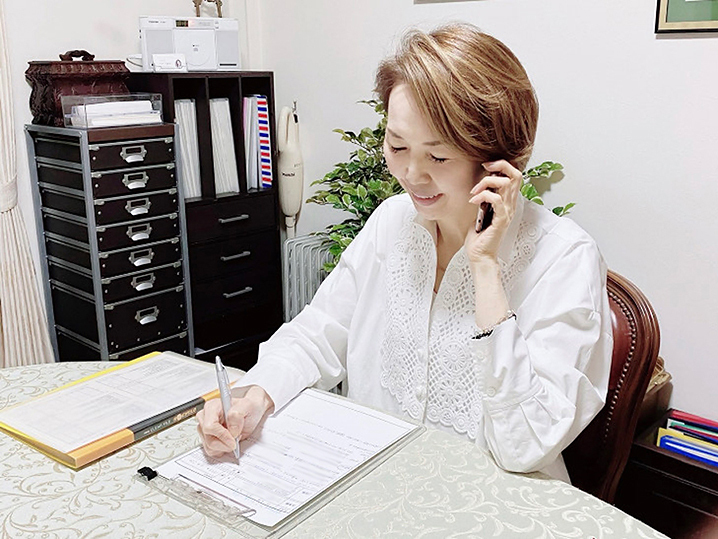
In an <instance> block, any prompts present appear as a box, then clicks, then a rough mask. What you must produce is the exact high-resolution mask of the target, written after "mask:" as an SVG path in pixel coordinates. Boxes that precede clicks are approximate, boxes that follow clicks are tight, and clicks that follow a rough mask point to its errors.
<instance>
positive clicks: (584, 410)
mask: <svg viewBox="0 0 718 539" xmlns="http://www.w3.org/2000/svg"><path fill="white" fill-rule="evenodd" d="M435 241H436V227H435V224H434V223H433V222H429V221H425V220H424V219H422V217H421V216H420V215H418V214H417V212H416V210H415V209H414V206H413V204H412V202H411V200H410V199H409V197H408V195H405V194H403V195H397V196H394V197H391V198H390V199H388V200H386V201H385V202H383V203H382V204H381V205H380V206H379V207H378V208H377V209H376V210H375V212H374V213H373V214H372V216H371V218H370V219H369V220H368V222H367V223H366V225H365V227H364V228H363V229H362V231H361V232H360V233H359V235H358V236H357V237H356V239H355V240H354V241H353V242H352V243H351V245H350V246H349V247H348V248H347V249H346V251H345V252H344V253H343V255H342V257H341V260H340V262H339V264H338V265H337V267H336V268H335V269H334V271H332V273H331V274H330V275H329V276H328V277H327V279H326V280H325V281H324V282H323V283H322V285H321V287H320V288H319V290H318V291H317V293H316V295H315V297H314V299H313V300H312V302H311V304H309V305H307V307H306V308H305V309H304V310H303V311H302V312H301V313H300V314H299V315H298V316H297V317H295V318H294V319H293V320H292V321H291V322H289V323H287V324H284V325H283V326H282V327H281V328H280V329H279V330H278V331H277V332H276V333H275V334H274V335H273V336H272V337H271V338H270V339H269V340H268V341H267V342H266V343H263V344H262V345H261V346H260V349H259V361H258V364H257V365H256V366H255V367H253V368H252V369H250V371H249V372H248V373H247V375H246V376H245V377H244V378H243V379H242V386H243V387H244V386H248V385H252V384H256V385H259V386H262V387H263V388H264V389H265V390H266V391H267V393H268V394H269V395H270V397H271V398H272V400H273V401H274V403H275V407H276V409H277V410H279V409H281V408H282V407H283V406H284V405H285V404H286V403H287V402H288V401H289V400H290V399H291V398H292V397H294V396H295V395H296V394H297V393H298V392H299V391H301V390H302V389H303V388H305V387H308V386H316V387H319V388H324V389H329V388H331V387H334V386H335V385H337V384H338V383H339V382H341V381H344V385H343V387H344V390H345V392H346V394H347V396H348V397H350V398H352V399H354V400H356V401H358V402H360V403H364V404H367V405H370V406H374V407H377V408H381V409H383V410H386V411H388V412H392V413H396V414H405V415H407V416H409V417H411V418H413V419H415V420H418V421H422V422H424V423H426V424H429V425H432V426H435V427H438V428H441V429H445V430H449V431H453V432H455V433H457V434H458V435H462V436H466V437H468V438H469V439H471V440H474V441H475V442H476V443H477V444H478V445H480V446H481V447H484V448H487V449H488V450H489V451H490V452H491V453H492V455H493V456H494V458H495V460H496V462H497V463H498V464H499V465H500V466H502V467H503V468H505V469H507V470H509V471H516V472H529V471H534V470H542V471H544V472H546V473H548V474H549V475H551V476H553V477H558V478H562V479H564V480H568V476H567V473H566V469H565V466H564V465H563V460H562V459H561V451H562V450H563V449H564V448H565V447H566V446H568V445H569V444H570V443H571V441H572V440H573V439H574V438H575V437H576V436H577V435H578V434H579V433H580V432H581V430H582V429H583V428H584V427H585V426H586V425H588V423H589V422H590V421H591V419H592V418H593V417H594V416H595V415H596V414H597V413H598V411H599V410H600V409H601V408H602V406H603V403H604V399H605V396H606V391H607V387H608V379H609V372H610V362H611V353H612V347H613V340H612V333H611V315H610V310H609V304H608V297H607V294H606V265H605V263H604V261H603V258H602V257H601V254H600V252H599V250H598V248H597V246H596V244H595V242H594V241H593V240H592V239H591V237H589V236H588V234H586V232H584V231H583V230H582V229H581V228H580V227H579V226H578V225H576V224H575V223H574V222H573V221H572V220H570V219H567V218H559V217H556V216H555V215H554V214H553V213H551V212H550V211H548V210H547V209H545V208H543V207H541V206H538V205H536V204H534V203H531V202H525V201H524V199H523V197H519V202H518V204H517V209H516V215H515V216H514V219H513V220H512V222H511V225H510V226H509V229H508V231H507V233H506V235H505V237H504V239H503V242H502V244H501V247H500V250H499V262H500V265H501V270H502V281H503V285H504V289H505V290H506V294H507V298H508V301H509V305H510V307H511V309H512V310H513V311H514V312H515V313H516V318H515V319H509V320H507V321H506V322H503V323H502V324H500V325H499V326H498V327H497V328H496V329H495V330H494V332H493V333H492V334H491V335H490V336H489V337H485V338H482V339H478V340H477V339H472V337H473V336H474V335H476V334H477V332H478V328H477V327H476V323H475V311H476V309H480V308H481V306H480V305H479V306H476V305H475V295H474V284H473V279H472V276H471V272H470V269H469V266H468V260H467V256H466V252H465V251H464V249H463V248H462V249H461V250H459V251H458V252H457V253H456V255H454V257H453V258H452V260H451V262H450V263H449V265H448V267H447V269H446V272H445V274H444V278H443V279H442V281H441V285H440V288H439V290H438V291H437V293H436V294H434V293H433V286H434V279H435V274H436V245H435Z"/></svg>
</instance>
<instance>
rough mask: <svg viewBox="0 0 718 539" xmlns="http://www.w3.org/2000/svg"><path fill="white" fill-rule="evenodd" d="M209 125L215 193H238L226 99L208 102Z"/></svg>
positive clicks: (227, 101)
mask: <svg viewBox="0 0 718 539" xmlns="http://www.w3.org/2000/svg"><path fill="white" fill-rule="evenodd" d="M209 114H210V125H211V130H212V158H213V162H214V186H215V192H216V193H217V194H218V195H219V194H222V193H238V192H239V175H238V173H237V158H236V155H235V152H234V136H233V134H232V117H231V115H230V109H229V99H228V98H226V97H219V98H213V99H210V100H209Z"/></svg>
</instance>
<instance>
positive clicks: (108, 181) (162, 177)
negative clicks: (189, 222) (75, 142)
mask: <svg viewBox="0 0 718 539" xmlns="http://www.w3.org/2000/svg"><path fill="white" fill-rule="evenodd" d="M36 161H37V177H38V182H39V183H40V184H41V185H47V186H55V187H59V188H66V189H73V190H75V191H80V192H84V191H85V183H84V181H83V178H82V167H81V166H80V165H79V164H78V165H74V164H72V163H60V162H56V161H53V160H48V159H42V158H37V160H36ZM90 181H91V182H92V193H93V195H94V196H95V198H103V197H112V196H121V195H129V194H139V193H144V192H146V191H161V190H163V189H170V188H172V187H177V179H176V176H175V164H174V163H163V164H161V165H153V166H148V167H137V168H123V169H120V170H104V171H95V172H92V173H91V174H90Z"/></svg>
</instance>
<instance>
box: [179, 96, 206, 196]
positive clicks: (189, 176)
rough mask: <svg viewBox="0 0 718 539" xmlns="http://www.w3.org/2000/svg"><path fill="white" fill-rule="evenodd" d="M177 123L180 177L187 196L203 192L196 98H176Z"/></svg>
mask: <svg viewBox="0 0 718 539" xmlns="http://www.w3.org/2000/svg"><path fill="white" fill-rule="evenodd" d="M175 123H176V124H177V126H178V128H179V129H178V130H179V133H178V137H177V138H178V141H177V142H178V145H177V146H178V151H179V155H178V159H177V161H178V166H179V179H180V183H181V185H182V189H183V193H184V196H185V198H193V197H199V196H201V194H202V189H201V187H200V173H199V143H198V141H197V110H196V109H195V101H194V99H175Z"/></svg>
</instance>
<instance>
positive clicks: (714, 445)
mask: <svg viewBox="0 0 718 539" xmlns="http://www.w3.org/2000/svg"><path fill="white" fill-rule="evenodd" d="M656 445H657V446H658V447H662V448H664V449H668V450H669V451H673V452H674V453H678V454H679V455H683V456H684V457H688V458H690V459H693V460H698V461H700V462H703V463H705V464H710V465H712V466H718V422H716V421H711V420H710V419H706V418H704V417H700V416H697V415H693V414H689V413H687V412H682V411H680V410H672V411H671V412H670V414H669V416H668V419H667V420H666V428H660V429H658V438H657V439H656Z"/></svg>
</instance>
